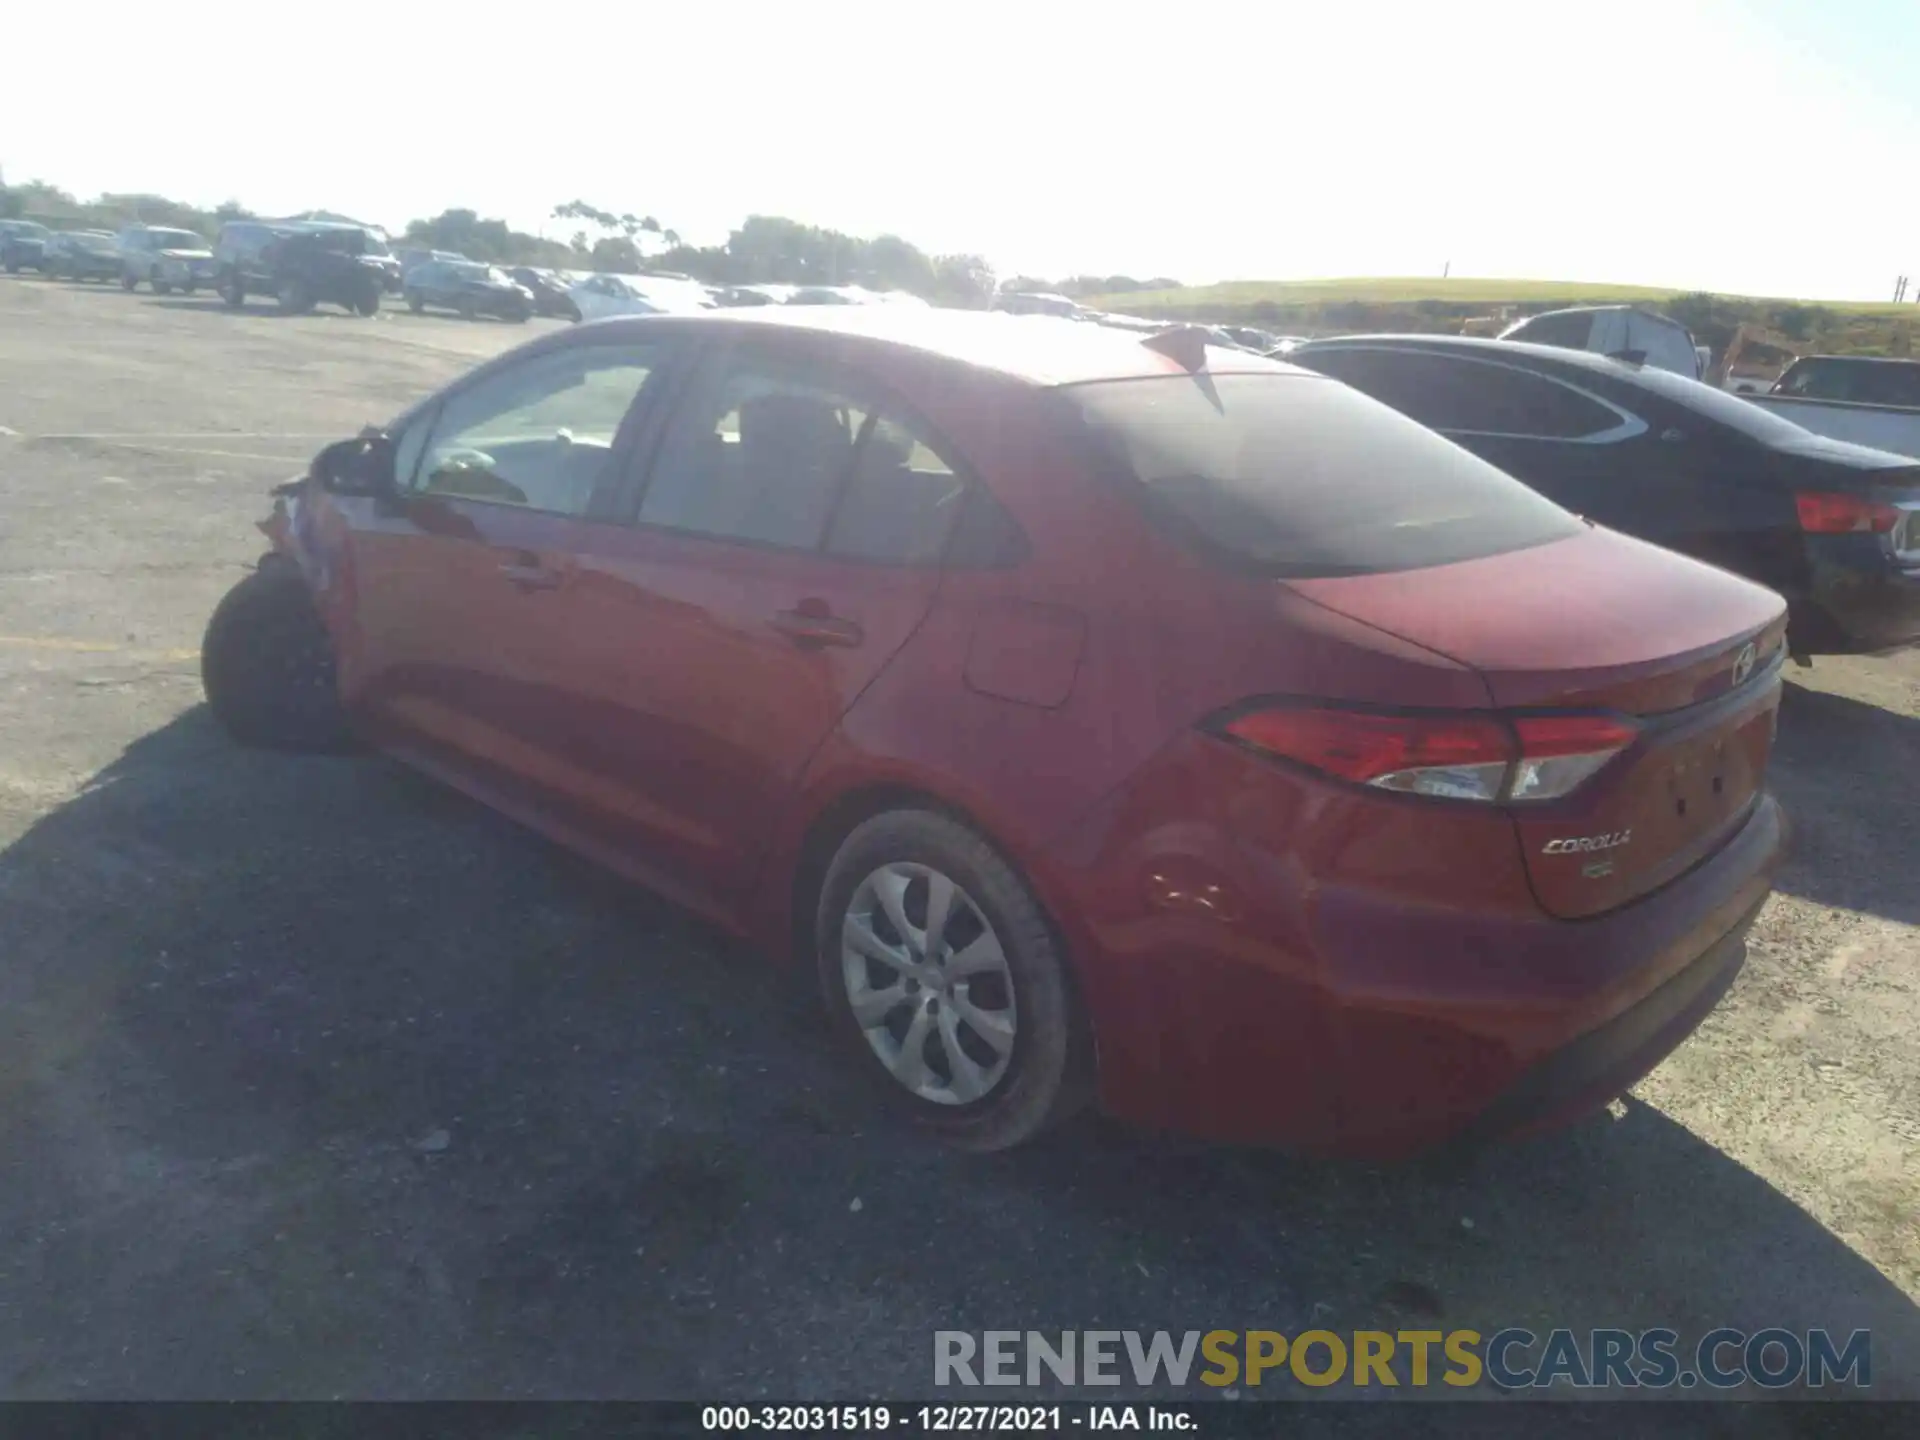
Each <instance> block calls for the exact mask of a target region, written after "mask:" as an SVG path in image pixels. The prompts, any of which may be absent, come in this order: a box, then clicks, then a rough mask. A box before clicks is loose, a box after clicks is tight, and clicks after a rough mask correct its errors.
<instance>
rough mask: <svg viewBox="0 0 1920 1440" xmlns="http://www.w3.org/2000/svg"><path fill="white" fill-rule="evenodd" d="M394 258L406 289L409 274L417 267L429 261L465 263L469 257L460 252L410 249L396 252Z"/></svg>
mask: <svg viewBox="0 0 1920 1440" xmlns="http://www.w3.org/2000/svg"><path fill="white" fill-rule="evenodd" d="M393 258H394V259H395V261H397V262H398V263H399V266H400V280H401V282H402V285H403V287H404V285H405V282H406V278H407V273H408V272H409V271H410V270H412V269H413V267H414V266H416V265H424V264H426V263H427V262H428V261H429V260H446V261H450V262H460V263H464V262H466V261H467V260H468V258H469V257H468V256H465V255H462V254H461V253H460V252H459V251H458V250H420V249H415V248H411V247H409V248H406V249H400V250H396V251H394V252H393Z"/></svg>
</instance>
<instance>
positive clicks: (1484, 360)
mask: <svg viewBox="0 0 1920 1440" xmlns="http://www.w3.org/2000/svg"><path fill="white" fill-rule="evenodd" d="M1287 358H1288V360H1290V361H1292V362H1293V363H1295V364H1298V365H1305V366H1309V367H1311V368H1313V369H1315V370H1319V371H1321V372H1322V373H1324V374H1327V375H1331V376H1334V377H1335V378H1336V379H1340V380H1344V381H1346V382H1347V383H1348V384H1349V385H1351V386H1353V387H1354V388H1355V389H1357V390H1361V391H1364V392H1365V393H1366V394H1368V395H1371V396H1373V397H1374V398H1375V399H1376V400H1383V401H1385V402H1386V403H1387V404H1389V405H1391V406H1393V407H1394V408H1395V409H1396V410H1399V411H1401V412H1403V413H1404V414H1407V415H1409V416H1411V417H1413V418H1414V419H1415V420H1418V421H1420V422H1421V423H1422V424H1424V425H1428V426H1430V427H1432V428H1433V429H1435V430H1438V431H1439V432H1440V433H1441V434H1443V435H1445V436H1447V438H1448V439H1450V440H1453V441H1454V442H1455V443H1457V444H1459V445H1462V446H1464V447H1465V448H1466V449H1468V450H1471V451H1473V452H1474V453H1475V454H1476V455H1479V456H1481V457H1482V458H1484V459H1487V460H1490V461H1492V462H1493V463H1494V464H1495V465H1498V466H1499V467H1500V468H1501V469H1503V470H1505V471H1507V472H1508V473H1509V474H1511V475H1513V476H1515V477H1517V478H1519V479H1521V480H1524V481H1526V482H1527V484H1529V485H1531V486H1532V487H1533V488H1534V489H1536V490H1538V491H1539V492H1540V493H1541V494H1543V495H1545V496H1547V497H1548V498H1550V499H1553V500H1557V501H1558V502H1559V503H1560V504H1562V505H1564V506H1566V507H1567V508H1568V509H1570V510H1573V511H1575V512H1577V513H1579V514H1581V515H1584V516H1586V517H1587V518H1588V519H1589V520H1592V521H1595V522H1597V523H1598V524H1602V525H1606V526H1609V527H1611V528H1612V529H1615V530H1620V531H1623V532H1625V533H1626V534H1629V535H1637V536H1640V537H1641V538H1642V539H1646V540H1651V541H1654V542H1655V543H1657V544H1660V545H1666V546H1669V547H1671V548H1672V549H1675V550H1679V551H1683V552H1685V553H1686V554H1689V555H1695V556H1698V557H1699V558H1700V559H1703V560H1710V561H1712V562H1713V563H1714V564H1716V565H1720V566H1723V567H1724V568H1726V569H1728V570H1732V571H1733V572H1735V573H1736V574H1740V575H1745V576H1748V577H1749V578H1751V579H1754V580H1758V581H1760V582H1761V583H1763V584H1765V585H1769V586H1771V587H1772V588H1773V589H1775V590H1778V591H1779V592H1780V593H1781V594H1782V595H1784V596H1786V597H1787V600H1788V602H1789V604H1790V606H1791V613H1792V617H1793V620H1792V629H1791V632H1790V635H1791V644H1792V647H1793V651H1794V654H1795V655H1796V656H1799V657H1801V658H1805V657H1807V656H1810V655H1820V654H1843V653H1854V652H1872V651H1877V650H1887V649H1892V648H1895V647H1898V646H1902V645H1908V644H1913V643H1915V642H1920V463H1916V462H1915V461H1914V460H1912V459H1910V458H1908V457H1906V456H1903V455H1894V454H1891V453H1889V452H1887V451H1884V450H1870V449H1867V448H1866V447H1864V446H1860V445H1850V444H1847V443H1846V442H1844V441H1839V440H1830V439H1827V438H1825V437H1824V436H1820V435H1815V434H1813V433H1811V432H1810V431H1807V430H1804V429H1802V428H1801V427H1800V426H1798V425H1795V424H1793V423H1792V422H1791V421H1788V420H1783V419H1781V418H1780V417H1779V416H1777V415H1773V414H1769V413H1768V412H1767V411H1765V410H1763V409H1761V408H1760V407H1759V406H1757V405H1754V404H1751V403H1749V402H1748V401H1746V400H1742V399H1739V398H1737V397H1735V396H1732V395H1728V394H1726V393H1724V392H1722V391H1719V390H1716V389H1714V388H1712V387H1711V386H1708V385H1702V384H1700V383H1699V382H1697V381H1694V380H1688V379H1685V378H1683V377H1681V376H1678V375H1673V374H1669V373H1668V372H1666V371H1664V370H1659V369H1655V368H1653V367H1652V366H1635V365H1632V364H1628V363H1626V362H1624V361H1619V360H1610V359H1607V358H1605V357H1604V356H1598V355H1587V354H1584V353H1581V352H1577V351H1570V350H1560V349H1550V348H1547V347H1544V346H1537V345H1522V344H1515V343H1514V342H1512V341H1500V340H1473V339H1465V338H1459V337H1435V336H1393V335H1381V336H1364V335H1360V336H1348V337H1345V338H1342V339H1338V340H1316V341H1312V342H1309V343H1308V344H1305V345H1301V346H1298V347H1297V348H1295V349H1294V350H1293V351H1292V352H1291V353H1290V354H1289V355H1288V356H1287Z"/></svg>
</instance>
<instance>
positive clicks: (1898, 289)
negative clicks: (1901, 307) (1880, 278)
mask: <svg viewBox="0 0 1920 1440" xmlns="http://www.w3.org/2000/svg"><path fill="white" fill-rule="evenodd" d="M1906 298H1907V277H1906V276H1904V275H1902V276H1900V277H1898V278H1897V279H1896V280H1895V281H1894V282H1893V303H1894V304H1896V305H1898V304H1899V303H1900V302H1901V301H1903V300H1905V299H1906Z"/></svg>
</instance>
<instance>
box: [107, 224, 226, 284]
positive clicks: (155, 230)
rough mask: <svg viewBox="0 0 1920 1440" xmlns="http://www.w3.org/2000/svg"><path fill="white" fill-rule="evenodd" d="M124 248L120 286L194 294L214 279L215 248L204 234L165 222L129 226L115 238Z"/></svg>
mask: <svg viewBox="0 0 1920 1440" xmlns="http://www.w3.org/2000/svg"><path fill="white" fill-rule="evenodd" d="M114 243H115V244H116V245H118V246H119V247H120V287H121V289H123V290H134V289H137V288H139V287H140V286H141V285H150V286H152V287H153V293H154V294H156V295H166V294H168V293H170V292H171V291H173V290H176V289H178V290H183V291H185V292H186V293H187V294H189V295H191V294H192V293H193V292H194V289H195V288H196V287H197V286H200V285H211V284H212V283H213V281H214V264H213V250H212V249H211V248H210V247H209V246H208V244H207V238H206V236H204V235H196V234H195V233H194V232H193V231H191V230H173V229H169V228H168V227H166V226H164V225H129V226H128V227H127V228H126V229H124V230H122V231H121V232H120V234H119V235H118V236H117V237H116V238H115V241H114Z"/></svg>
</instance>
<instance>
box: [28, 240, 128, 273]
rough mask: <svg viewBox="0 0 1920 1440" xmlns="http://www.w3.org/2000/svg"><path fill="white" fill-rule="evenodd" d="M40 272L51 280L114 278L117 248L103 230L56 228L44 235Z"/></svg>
mask: <svg viewBox="0 0 1920 1440" xmlns="http://www.w3.org/2000/svg"><path fill="white" fill-rule="evenodd" d="M41 273H42V274H44V275H45V276H47V278H48V279H53V280H117V279H119V278H120V247H119V246H117V245H115V244H114V243H113V236H112V235H110V234H108V233H107V232H106V231H105V230H56V231H54V232H53V234H51V235H49V236H48V237H47V243H46V247H45V249H44V251H43V253H42V257H41Z"/></svg>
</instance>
